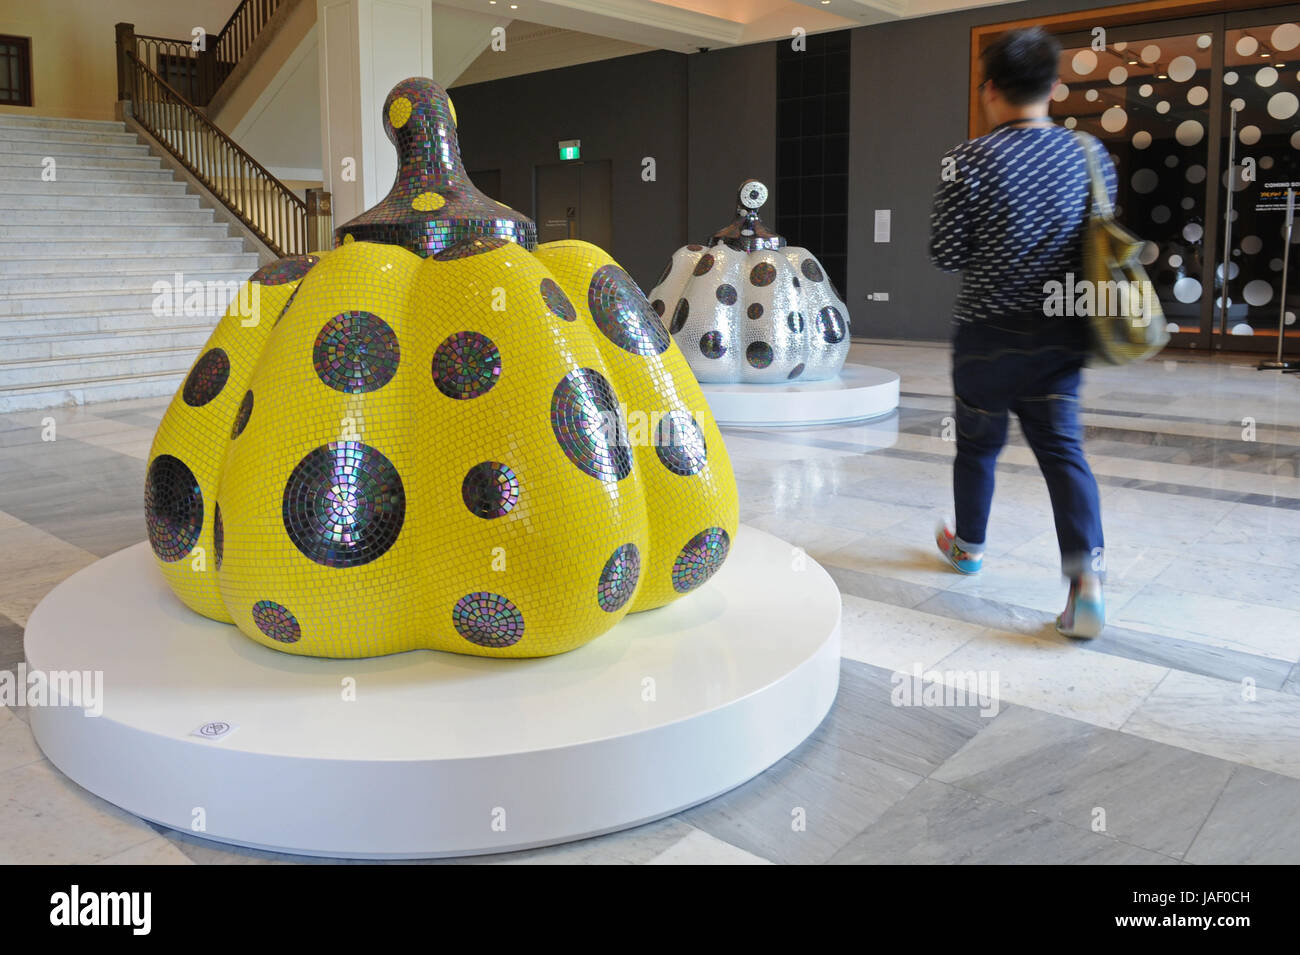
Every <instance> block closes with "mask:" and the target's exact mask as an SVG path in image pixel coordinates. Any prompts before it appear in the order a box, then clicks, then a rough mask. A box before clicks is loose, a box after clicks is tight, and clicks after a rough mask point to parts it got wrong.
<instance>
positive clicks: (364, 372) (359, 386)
mask: <svg viewBox="0 0 1300 955" xmlns="http://www.w3.org/2000/svg"><path fill="white" fill-rule="evenodd" d="M401 357H402V350H401V348H400V347H399V346H398V343H397V333H396V332H394V331H393V329H392V326H390V325H389V324H388V323H387V322H386V321H384V320H383V319H382V318H380V317H379V316H378V315H375V314H374V313H373V312H365V311H348V312H340V313H339V314H337V315H335V316H334V317H333V318H331V319H330V320H329V321H328V322H326V323H325V324H324V325H322V326H321V330H320V332H318V333H317V335H316V342H315V344H314V345H313V346H312V364H313V365H314V366H315V368H316V375H317V377H319V378H320V380H321V381H322V382H324V383H325V384H326V385H328V386H329V387H331V388H333V389H334V390H335V391H341V392H343V393H344V394H349V395H360V394H366V393H368V392H372V391H378V390H379V389H380V388H382V387H384V385H386V384H388V383H389V382H390V381H392V379H393V376H394V375H395V374H397V366H398V364H399V363H400V362H401Z"/></svg>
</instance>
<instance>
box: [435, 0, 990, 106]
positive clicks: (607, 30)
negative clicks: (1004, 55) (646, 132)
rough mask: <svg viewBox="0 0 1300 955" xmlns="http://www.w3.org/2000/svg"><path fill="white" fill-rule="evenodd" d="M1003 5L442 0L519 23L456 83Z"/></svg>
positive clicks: (874, 0) (971, 1) (921, 0)
mask: <svg viewBox="0 0 1300 955" xmlns="http://www.w3.org/2000/svg"><path fill="white" fill-rule="evenodd" d="M997 2H1004V0H437V3H438V5H439V6H442V7H450V8H454V9H457V10H464V11H468V12H472V13H477V14H483V15H486V16H494V17H501V18H507V19H510V20H512V21H516V22H515V23H512V24H511V25H510V27H509V28H507V32H506V53H507V54H508V55H506V56H502V55H501V53H499V52H495V51H493V50H491V49H489V50H487V51H485V52H484V53H483V54H482V55H481V56H480V57H479V58H478V60H476V61H475V62H474V63H473V64H472V65H471V66H470V67H469V69H467V70H466V71H465V73H464V74H463V75H462V76H461V77H460V78H459V79H458V81H457V84H456V85H463V84H466V83H478V82H483V81H484V80H489V79H500V78H501V77H504V76H516V75H519V74H521V73H531V72H535V71H537V70H543V69H556V68H558V67H562V66H573V65H575V64H577V63H586V62H590V61H592V60H598V59H608V58H610V57H615V56H626V55H627V54H629V53H640V52H644V51H645V50H656V49H658V50H675V51H677V52H680V53H696V52H699V51H700V50H704V49H720V48H723V47H729V46H741V45H743V44H747V43H761V42H764V41H768V40H775V39H779V38H786V37H790V36H792V35H794V33H795V31H796V30H798V29H802V30H804V31H806V32H807V33H823V32H826V31H828V30H843V29H847V28H849V27H855V26H863V25H866V24H872V23H884V22H887V21H891V20H900V19H904V18H908V17H920V16H930V15H932V14H936V13H945V12H948V11H950V10H958V9H970V8H974V7H983V6H991V5H993V4H994V3H997ZM517 21H523V23H522V25H521V24H518V22H517ZM547 31H549V32H547Z"/></svg>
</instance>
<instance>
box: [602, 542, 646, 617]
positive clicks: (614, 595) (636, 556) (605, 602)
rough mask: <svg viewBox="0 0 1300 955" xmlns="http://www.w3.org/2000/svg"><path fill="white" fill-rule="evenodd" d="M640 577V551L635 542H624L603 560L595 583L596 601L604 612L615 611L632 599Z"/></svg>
mask: <svg viewBox="0 0 1300 955" xmlns="http://www.w3.org/2000/svg"><path fill="white" fill-rule="evenodd" d="M640 577H641V552H640V551H639V550H638V549H637V546H636V544H624V545H623V546H622V547H620V548H618V549H617V550H616V551H614V553H613V554H611V555H610V557H609V560H607V561H605V567H604V569H602V570H601V572H600V580H599V582H598V583H597V585H596V603H597V604H599V605H600V609H601V610H603V611H605V612H606V613H616V612H618V611H619V610H622V609H623V607H624V605H626V604H627V602H628V601H629V600H631V599H632V594H633V593H634V592H635V591H636V584H637V581H638V580H639V579H640Z"/></svg>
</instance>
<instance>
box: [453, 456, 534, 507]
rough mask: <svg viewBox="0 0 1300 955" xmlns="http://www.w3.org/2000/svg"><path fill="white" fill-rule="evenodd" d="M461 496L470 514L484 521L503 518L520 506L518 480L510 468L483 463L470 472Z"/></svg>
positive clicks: (462, 485) (491, 462) (461, 489)
mask: <svg viewBox="0 0 1300 955" xmlns="http://www.w3.org/2000/svg"><path fill="white" fill-rule="evenodd" d="M460 493H461V498H462V499H463V500H464V501H465V506H466V507H467V508H469V512H470V513H471V514H474V515H475V516H477V517H481V518H483V519H485V520H488V519H491V518H493V517H504V516H505V515H506V514H509V513H510V512H511V511H512V510H514V508H515V505H516V504H518V503H519V476H518V475H517V474H515V472H514V469H513V468H511V467H510V466H509V465H506V464H502V463H501V462H499V461H484V462H483V463H482V464H476V465H474V466H473V467H472V468H470V469H469V472H468V473H467V474H466V475H465V480H464V481H462V482H461V487H460Z"/></svg>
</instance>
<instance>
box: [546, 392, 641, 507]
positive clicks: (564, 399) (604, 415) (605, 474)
mask: <svg viewBox="0 0 1300 955" xmlns="http://www.w3.org/2000/svg"><path fill="white" fill-rule="evenodd" d="M621 422H622V418H621V417H620V416H619V404H618V396H617V395H616V394H615V393H614V388H613V386H611V385H610V383H609V381H608V380H607V379H606V378H605V376H604V375H602V374H601V373H600V372H598V371H595V370H593V369H591V368H575V369H574V370H573V371H571V372H569V373H568V374H567V375H565V376H564V377H563V378H562V379H560V383H559V384H558V385H556V386H555V391H554V392H553V393H552V394H551V430H552V431H553V432H554V433H555V440H556V441H557V442H558V443H559V445H560V450H562V451H563V452H564V455H565V457H567V458H568V459H569V460H570V461H572V462H573V463H574V465H576V466H577V468H578V470H580V471H582V472H583V473H584V474H587V475H590V476H591V477H594V478H596V479H597V480H600V481H609V482H614V481H621V480H623V478H625V477H627V476H628V475H629V474H631V473H632V455H631V452H630V451H629V450H628V442H627V441H626V440H625V436H624V435H623V433H622V427H621Z"/></svg>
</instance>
